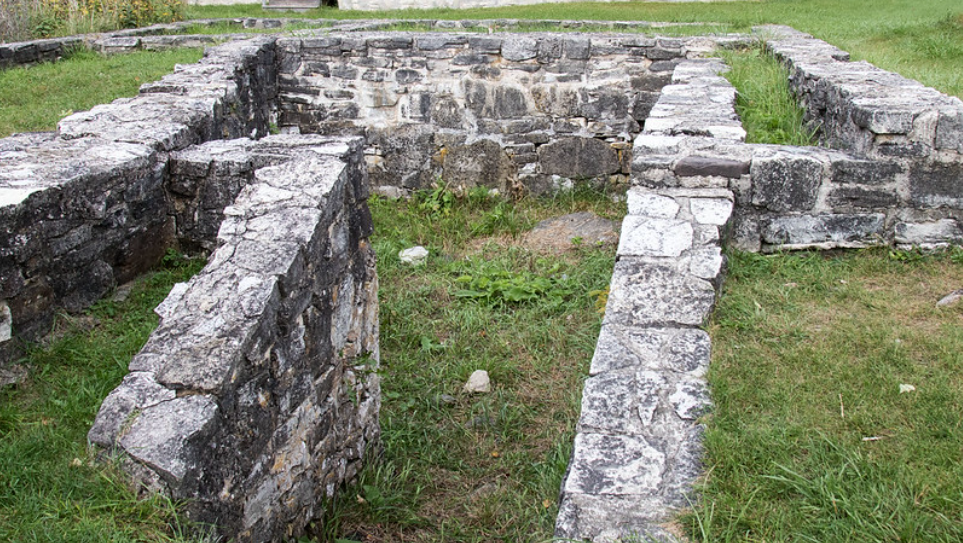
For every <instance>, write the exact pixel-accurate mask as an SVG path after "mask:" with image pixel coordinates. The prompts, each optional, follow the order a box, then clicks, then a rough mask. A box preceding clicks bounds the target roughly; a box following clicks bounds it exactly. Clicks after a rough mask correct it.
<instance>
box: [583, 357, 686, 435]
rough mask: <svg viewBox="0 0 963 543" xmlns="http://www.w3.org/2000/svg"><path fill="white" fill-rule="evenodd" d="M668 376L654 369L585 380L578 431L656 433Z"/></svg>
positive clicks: (604, 375)
mask: <svg viewBox="0 0 963 543" xmlns="http://www.w3.org/2000/svg"><path fill="white" fill-rule="evenodd" d="M666 384H667V379H666V378H665V376H663V375H662V374H660V373H658V372H654V371H636V372H631V373H621V372H607V373H603V374H600V375H596V376H594V377H590V378H589V379H587V380H586V381H585V388H584V389H583V391H582V407H581V416H580V418H579V425H578V431H579V432H583V433H585V432H588V433H596V434H607V435H623V436H629V435H652V431H653V422H654V417H655V412H656V409H657V408H658V407H659V404H660V398H659V393H660V391H661V390H663V389H664V388H665V387H666Z"/></svg>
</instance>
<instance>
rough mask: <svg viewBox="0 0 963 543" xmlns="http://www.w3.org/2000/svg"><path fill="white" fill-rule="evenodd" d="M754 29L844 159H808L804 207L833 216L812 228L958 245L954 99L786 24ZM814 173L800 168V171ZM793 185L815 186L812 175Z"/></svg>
mask: <svg viewBox="0 0 963 543" xmlns="http://www.w3.org/2000/svg"><path fill="white" fill-rule="evenodd" d="M757 31H758V32H759V33H760V34H761V35H766V36H767V38H766V45H767V47H768V48H769V49H770V50H771V51H772V52H773V53H774V54H775V55H776V57H777V58H779V59H781V60H782V61H783V62H784V63H786V65H787V66H789V68H790V73H791V75H790V79H789V82H790V86H791V87H792V89H793V90H794V92H795V93H796V95H797V96H798V98H799V101H800V103H801V104H802V105H803V106H804V108H805V111H806V119H807V120H808V121H809V122H810V123H811V124H812V125H813V126H816V127H818V128H819V130H820V132H819V133H820V139H821V142H822V143H823V144H824V145H827V146H829V147H831V148H832V149H837V150H840V151H842V152H843V153H845V154H832V153H825V154H822V155H819V156H817V157H815V159H816V161H818V162H819V163H820V165H821V168H822V171H823V178H822V181H821V182H819V183H817V184H815V191H814V192H815V195H814V196H815V197H814V198H811V199H814V200H815V205H814V207H813V209H815V210H816V211H817V212H819V214H825V213H830V214H832V213H836V214H839V215H841V217H840V218H839V219H825V220H819V221H816V223H814V224H815V228H816V229H817V230H829V231H836V232H838V233H839V234H841V233H842V230H845V229H849V230H852V231H853V232H854V234H855V235H860V236H862V237H863V238H864V239H866V238H868V237H870V236H879V237H881V240H882V241H883V242H891V241H895V243H897V244H901V245H902V244H908V245H933V244H941V243H947V242H949V243H959V242H960V241H963V223H961V221H963V198H961V197H960V182H961V181H963V101H961V100H960V99H959V98H956V97H950V96H947V95H945V94H942V93H940V92H938V91H936V90H935V89H932V88H929V87H925V86H923V85H921V84H920V83H918V82H916V81H913V80H911V79H907V78H905V77H903V76H900V75H899V74H895V73H891V72H887V71H884V70H881V69H879V68H877V67H876V66H873V65H872V64H869V63H867V62H848V60H849V54H848V53H846V52H845V51H841V50H839V49H837V48H835V47H833V46H831V45H829V44H827V43H825V42H822V41H820V40H817V39H814V38H813V37H812V36H809V35H807V34H803V33H801V32H798V31H795V30H793V29H791V28H788V27H772V26H770V27H763V28H760V29H757ZM801 164H805V163H801ZM818 167H819V166H817V165H816V164H815V162H810V163H809V164H808V167H806V168H805V169H806V170H808V171H810V172H813V171H814V170H816V169H817V168H818ZM801 181H802V186H807V185H808V184H813V183H816V181H815V180H814V179H813V175H812V174H810V176H809V179H805V180H801ZM794 220H796V221H800V220H801V221H807V220H808V219H794ZM776 230H782V231H785V230H787V228H781V227H780V228H777V229H776ZM839 234H837V235H839ZM773 235H776V236H779V235H781V234H779V233H778V232H776V231H774V232H773ZM789 241H790V243H791V242H792V240H791V238H790V239H789ZM800 241H803V242H805V240H800Z"/></svg>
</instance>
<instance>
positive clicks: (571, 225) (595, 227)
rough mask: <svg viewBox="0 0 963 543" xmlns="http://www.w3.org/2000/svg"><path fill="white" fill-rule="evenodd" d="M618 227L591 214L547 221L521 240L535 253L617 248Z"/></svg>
mask: <svg viewBox="0 0 963 543" xmlns="http://www.w3.org/2000/svg"><path fill="white" fill-rule="evenodd" d="M617 227H618V224H617V223H615V222H613V221H610V220H608V219H603V218H601V217H599V216H597V215H595V214H594V213H591V212H581V213H571V214H569V215H563V216H561V217H557V218H554V219H546V220H544V221H542V222H540V223H538V224H536V225H535V227H534V228H533V229H532V230H530V231H528V232H526V233H525V234H524V235H523V236H522V244H523V245H524V246H525V247H528V248H529V249H532V250H535V251H556V252H563V251H567V250H570V249H573V248H575V247H577V246H581V245H584V246H588V247H593V246H597V245H614V244H616V243H617V242H618V239H619V235H618V233H617V232H616V229H617Z"/></svg>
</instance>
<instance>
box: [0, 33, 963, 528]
mask: <svg viewBox="0 0 963 543" xmlns="http://www.w3.org/2000/svg"><path fill="white" fill-rule="evenodd" d="M379 24H383V23H379ZM438 24H439V25H440V24H441V23H440V22H439V23H438ZM446 24H447V25H451V24H453V23H446ZM457 24H462V25H464V26H465V27H471V26H481V27H484V26H485V24H486V23H485V22H474V21H473V22H465V23H457ZM618 24H620V25H624V24H625V23H618ZM614 25H615V24H614V23H613V26H614ZM622 28H625V27H622ZM155 38H156V39H157V40H159V42H160V41H163V40H169V39H170V38H171V36H151V35H149V34H144V35H141V36H139V37H135V38H130V36H127V37H125V38H124V39H129V40H135V41H136V43H137V46H138V47H148V46H149V45H150V43H153V42H152V40H154V39H155ZM106 39H113V38H110V37H108V38H106ZM118 39H119V38H118ZM179 39H180V40H181V41H188V40H189V38H183V37H180V38H179ZM754 40H761V41H762V42H763V43H764V44H765V46H766V47H767V48H768V49H769V50H770V51H771V52H773V53H774V54H775V55H776V57H777V58H778V59H779V60H781V61H782V62H784V63H785V64H786V65H787V66H789V68H790V71H791V78H790V85H791V87H792V89H793V91H794V92H795V93H796V94H797V96H798V97H799V99H800V102H801V103H802V104H803V105H804V106H805V107H806V116H807V120H808V121H810V122H811V123H813V124H814V125H817V126H819V128H820V131H819V135H820V138H821V142H822V143H823V144H824V145H822V146H819V147H807V148H801V147H788V146H773V145H750V144H746V143H744V139H745V132H744V131H743V129H742V127H741V125H740V122H739V119H738V117H737V115H736V113H735V111H734V99H735V91H734V89H733V88H732V87H731V86H730V85H729V84H728V83H727V82H726V80H725V79H723V78H722V77H721V76H720V75H719V74H720V73H721V72H722V71H724V70H725V66H724V65H723V64H722V63H721V62H720V61H718V60H714V59H712V58H711V54H712V51H713V50H714V49H716V48H717V47H734V46H740V45H747V44H749V43H751V42H752V41H754ZM127 43H130V42H127ZM115 45H117V47H119V48H123V47H124V46H123V44H117V43H115ZM17 47H21V48H22V47H23V46H21V45H17V44H15V46H14V49H16V48H17ZM35 50H39V47H35ZM0 57H2V58H11V55H9V54H5V53H3V52H2V51H0ZM24 58H26V57H24ZM275 128H276V130H275ZM274 131H277V132H280V134H278V135H270V133H271V132H274ZM961 153H963V102H960V100H958V99H956V98H951V97H947V96H945V95H943V94H940V93H939V92H937V91H935V90H933V89H929V88H926V87H924V86H922V85H920V84H919V83H916V82H914V81H910V80H907V79H905V78H903V77H901V76H898V75H896V74H892V73H888V72H885V71H883V70H880V69H878V68H876V67H874V66H872V65H870V64H867V63H865V62H849V61H848V55H847V54H846V53H845V52H844V51H841V50H839V49H836V48H835V47H832V46H830V45H828V44H826V43H824V42H821V41H819V40H816V39H813V38H812V37H810V36H808V35H805V34H801V33H799V32H796V31H794V30H792V29H789V28H786V27H766V28H762V29H758V31H757V35H756V36H755V37H751V36H725V37H719V36H715V37H712V36H709V37H692V38H666V37H647V36H643V35H639V34H634V33H632V34H618V33H598V34H587V33H539V34H477V33H471V32H460V33H459V32H445V33H410V32H387V31H372V29H371V26H370V25H368V26H366V25H365V24H359V23H356V26H355V27H353V28H342V29H338V30H332V31H325V32H305V33H304V35H301V36H296V37H279V36H261V37H256V38H249V39H245V40H237V41H231V42H229V43H226V44H223V45H220V46H218V47H215V48H213V49H211V50H209V51H208V52H207V53H206V55H205V57H204V59H202V60H201V61H200V62H198V63H197V64H193V65H189V66H179V67H178V68H177V69H176V70H175V72H174V73H173V74H171V75H168V76H166V77H164V78H163V79H161V80H160V81H158V82H155V83H149V84H147V85H144V87H143V88H142V89H141V93H140V94H139V95H138V96H136V97H134V98H128V99H121V100H117V101H115V102H114V103H112V104H107V105H102V106H97V107H95V108H93V109H92V110H90V111H88V112H83V113H77V114H74V115H71V116H70V117H67V118H65V119H64V120H63V121H61V123H60V125H59V127H58V131H57V132H56V133H46V134H22V135H15V136H12V137H10V138H6V139H4V140H0V166H2V167H0V205H2V207H0V228H2V229H3V232H4V235H3V236H2V237H0V254H2V256H3V260H2V261H0V360H2V361H4V363H9V362H10V361H11V360H13V359H14V358H15V357H16V356H17V354H18V352H19V351H18V350H19V348H20V346H21V345H22V341H36V340H38V339H40V338H42V337H43V335H44V334H45V333H46V332H47V331H48V330H49V328H50V325H51V322H52V320H53V317H54V315H55V314H56V313H57V312H58V311H79V310H82V309H84V308H85V307H88V306H89V305H90V304H91V303H93V302H94V301H95V300H97V299H99V298H100V297H102V296H103V295H104V294H106V293H108V292H109V291H110V290H111V289H112V288H113V287H114V286H115V285H117V284H119V283H122V282H124V281H127V280H129V279H130V278H132V277H134V276H136V275H137V274H139V273H142V272H143V271H145V270H147V269H148V268H150V267H151V266H152V265H154V264H155V263H156V262H157V261H158V260H159V259H160V258H161V257H162V256H163V254H164V252H165V251H166V250H167V249H168V248H170V247H175V246H177V247H187V248H200V249H205V250H209V251H212V254H211V257H210V260H209V262H208V265H207V266H206V267H205V268H204V270H203V271H202V272H201V273H199V274H198V275H197V276H195V277H194V278H193V279H192V280H191V281H190V282H188V283H186V284H183V285H178V286H177V287H175V289H174V290H173V291H172V292H171V294H170V296H169V297H168V298H167V300H165V302H164V303H163V304H162V305H161V306H160V307H159V308H158V309H157V312H158V314H160V315H161V323H160V326H159V327H158V329H157V330H156V331H155V332H154V334H153V335H152V336H151V338H150V340H149V341H148V343H147V345H146V346H145V347H144V349H143V350H142V351H141V352H140V353H139V354H138V355H137V356H136V357H135V358H134V359H133V360H132V362H131V364H130V374H129V375H128V376H127V377H126V378H125V379H124V381H123V383H121V385H120V386H118V388H117V389H115V390H114V391H113V392H112V393H111V394H110V395H109V396H108V397H107V398H106V399H105V400H104V403H103V406H102V407H101V411H100V414H99V415H98V417H97V419H96V422H95V424H94V427H93V428H92V429H91V431H90V434H89V438H90V441H91V442H92V443H94V444H96V445H98V446H99V447H101V448H102V449H103V450H104V451H105V452H108V453H110V454H112V455H115V457H116V458H118V459H119V461H120V462H121V464H122V465H123V466H124V467H125V468H126V469H127V471H128V472H129V473H130V474H131V476H132V477H133V478H134V480H136V481H138V482H140V483H141V484H143V485H144V487H145V488H147V489H149V490H152V491H159V492H165V493H167V494H169V495H170V496H172V497H173V498H175V499H178V500H180V499H186V500H188V501H187V502H186V503H187V505H186V510H187V513H188V516H189V517H190V518H191V519H193V520H196V521H198V522H201V523H207V524H212V525H214V526H216V528H217V531H218V532H219V533H220V534H222V535H225V536H228V537H231V538H235V539H236V540H238V541H280V540H283V539H284V538H288V537H292V536H297V535H299V534H301V533H303V530H304V528H305V526H306V525H307V524H308V523H309V522H310V521H312V520H318V519H320V518H321V517H322V513H323V503H324V501H325V500H326V499H329V498H332V497H333V496H334V495H335V493H336V491H337V489H338V487H339V486H340V485H341V484H342V483H344V482H346V481H348V480H350V479H351V478H352V477H354V475H355V474H356V473H357V471H358V469H359V468H360V466H361V464H362V462H363V460H364V459H365V458H366V455H369V454H372V453H376V451H377V449H378V435H379V434H378V408H379V404H380V396H379V382H378V375H377V373H376V370H377V364H378V343H377V336H378V328H377V318H378V317H377V295H376V292H377V276H376V273H375V266H374V255H373V253H372V250H371V248H370V245H369V243H368V236H369V234H370V233H371V231H372V225H371V218H370V214H369V213H368V210H367V206H366V203H365V202H366V198H367V195H368V193H369V191H371V190H374V191H378V192H380V193H383V194H390V195H396V196H402V195H405V194H408V193H410V191H411V190H415V189H419V188H425V187H427V186H429V184H430V183H431V182H432V181H434V180H436V179H439V178H441V179H443V180H445V182H447V183H450V184H452V185H460V186H463V187H470V186H476V185H482V186H486V187H491V188H497V189H499V190H502V191H505V192H507V193H522V192H528V193H535V194H541V193H550V192H552V191H555V190H559V189H564V188H565V187H567V186H570V185H571V184H572V183H575V182H586V181H588V182H595V183H604V184H608V185H616V186H623V187H625V189H626V196H627V199H628V216H627V217H626V219H625V220H624V222H623V227H622V234H621V238H620V242H619V247H618V260H617V263H616V265H615V269H614V271H613V276H612V280H611V292H610V297H609V302H608V306H607V310H606V314H605V317H604V321H603V325H602V331H601V334H600V337H599V340H598V345H597V349H596V352H595V355H594V358H593V360H592V364H591V369H590V376H589V377H588V379H587V380H586V383H585V388H584V391H583V400H582V412H581V418H580V421H579V423H578V427H577V434H576V437H575V443H574V451H573V454H572V458H571V461H570V465H569V470H568V473H567V475H566V477H565V480H564V482H563V486H562V489H561V496H560V511H559V516H558V521H557V525H556V535H557V536H558V537H561V538H569V539H578V540H592V541H614V540H618V539H622V538H627V537H631V536H637V537H642V536H644V537H650V538H657V539H659V540H671V538H672V536H671V535H670V534H668V533H666V532H665V530H664V529H663V528H662V527H661V524H662V523H663V522H665V521H666V520H667V519H669V518H670V516H671V513H672V511H674V510H676V509H678V508H681V507H685V506H686V505H687V502H686V500H687V493H689V492H690V490H691V484H692V481H693V480H694V479H695V478H696V477H697V476H698V474H699V473H700V465H699V451H700V433H701V425H700V423H699V416H700V415H701V414H702V413H704V412H705V410H706V409H707V408H708V407H709V398H708V394H707V391H706V386H705V381H704V374H705V371H706V368H707V366H708V363H709V352H710V342H709V337H708V335H707V334H706V332H705V331H704V330H702V328H701V326H702V325H703V324H704V323H705V321H706V319H707V318H708V316H709V314H710V312H711V310H712V307H713V304H714V300H715V297H716V294H717V292H718V289H719V288H720V286H721V283H722V277H723V273H724V269H725V257H724V255H723V252H722V249H723V246H724V244H729V245H732V246H735V247H739V248H742V249H746V250H754V251H779V250H786V249H802V248H820V249H824V248H835V247H866V246H874V245H913V246H925V247H933V246H940V245H945V244H952V243H959V242H960V241H961V238H963V230H961V223H960V221H961V219H963V188H961V186H960V184H961V181H963V160H961Z"/></svg>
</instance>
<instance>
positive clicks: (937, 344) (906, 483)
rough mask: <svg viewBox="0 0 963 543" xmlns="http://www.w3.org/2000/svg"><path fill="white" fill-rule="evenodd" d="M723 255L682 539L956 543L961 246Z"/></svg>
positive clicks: (962, 378)
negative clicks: (697, 460)
mask: <svg viewBox="0 0 963 543" xmlns="http://www.w3.org/2000/svg"><path fill="white" fill-rule="evenodd" d="M732 257H733V260H732V266H731V270H730V273H729V276H728V278H727V282H726V286H725V293H724V295H723V296H722V298H721V301H720V303H719V306H718V308H717V310H716V312H715V316H714V317H713V322H712V327H711V333H712V337H713V359H712V365H711V367H710V375H709V380H710V385H711V388H712V398H713V401H714V403H715V407H714V410H713V412H712V414H711V415H710V416H709V417H708V420H707V427H708V432H707V434H706V441H705V443H706V449H707V452H706V459H705V460H706V467H707V475H706V476H705V479H704V489H703V491H704V494H703V502H702V503H701V504H700V505H699V507H697V509H696V512H695V514H692V515H689V516H688V517H687V519H686V520H687V522H688V523H689V527H690V529H691V530H692V532H693V533H696V534H702V533H704V534H706V535H708V536H710V537H707V538H706V539H705V540H707V541H751V542H762V541H773V542H776V541H793V542H795V541H799V542H803V541H819V542H854V543H855V542H861V543H862V542H890V541H893V542H895V541H900V542H911V541H913V542H920V543H924V542H925V543H930V542H946V543H949V542H952V541H961V540H963V446H961V444H963V418H961V413H963V326H961V324H963V304H957V305H955V306H949V307H937V306H936V302H937V301H938V300H940V299H941V297H943V296H944V295H945V294H947V293H949V292H952V291H953V290H956V289H958V288H960V287H961V286H963V252H961V251H960V250H955V251H952V252H948V253H941V254H933V255H923V254H921V253H918V252H908V253H907V252H899V251H886V250H866V251H853V252H846V253H839V254H821V253H800V254H784V255H775V256H760V255H754V254H741V253H736V254H734V255H732ZM907 385H909V387H912V388H909V387H907Z"/></svg>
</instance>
